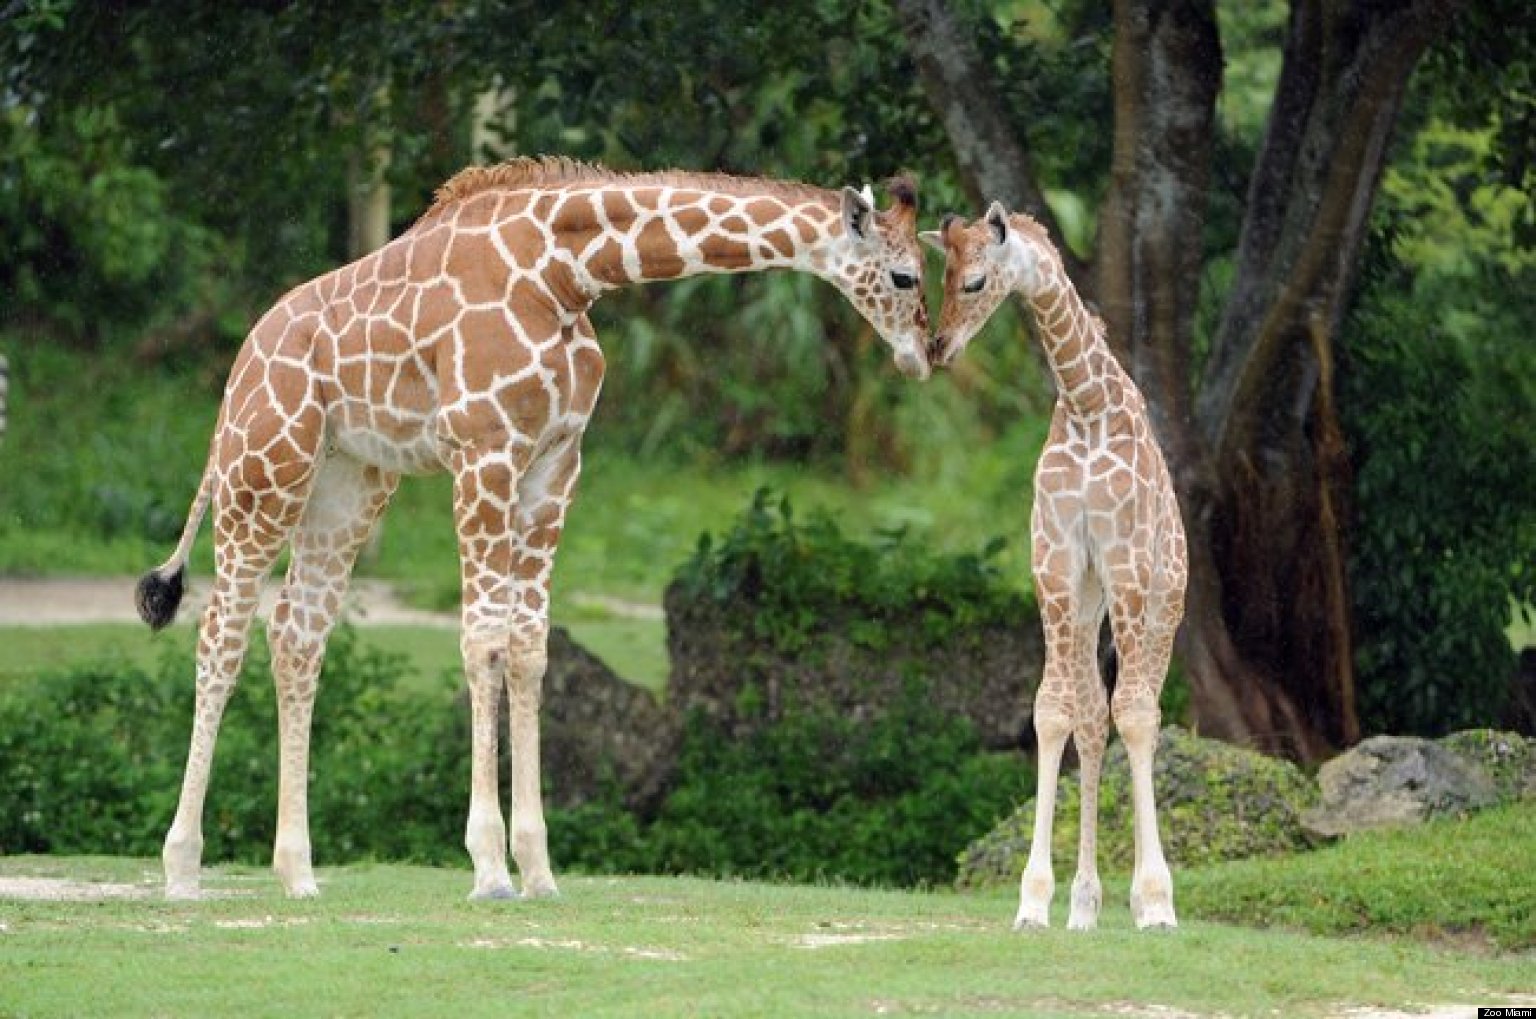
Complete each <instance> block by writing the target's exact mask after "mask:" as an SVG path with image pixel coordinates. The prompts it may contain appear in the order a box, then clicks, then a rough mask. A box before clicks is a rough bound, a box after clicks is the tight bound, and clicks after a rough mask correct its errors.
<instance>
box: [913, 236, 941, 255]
mask: <svg viewBox="0 0 1536 1019" xmlns="http://www.w3.org/2000/svg"><path fill="white" fill-rule="evenodd" d="M917 239H918V240H920V241H922V242H923V243H924V244H926V245H928V246H929V247H930V248H932V249H933V250H934V251H937V252H939V253H940V254H943V252H944V235H943V234H941V233H939V232H938V231H937V230H923V231H922V232H920V233H919V234H918V235H917Z"/></svg>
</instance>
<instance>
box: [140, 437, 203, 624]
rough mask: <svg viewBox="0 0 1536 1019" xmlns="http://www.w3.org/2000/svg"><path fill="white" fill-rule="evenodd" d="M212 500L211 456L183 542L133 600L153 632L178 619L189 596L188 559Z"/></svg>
mask: <svg viewBox="0 0 1536 1019" xmlns="http://www.w3.org/2000/svg"><path fill="white" fill-rule="evenodd" d="M212 498H213V457H212V456H210V457H209V458H208V464H207V466H205V467H204V468H203V480H202V481H201V482H199V483H198V486H197V497H196V498H195V499H193V500H192V509H191V511H190V512H189V513H188V514H187V522H186V525H185V526H184V527H182V529H181V541H179V542H177V544H176V551H175V552H173V553H172V554H171V557H170V558H169V559H167V560H166V561H165V562H163V563H161V564H160V565H159V566H157V567H155V568H154V569H152V570H150V571H149V572H148V573H146V574H144V576H142V577H140V578H139V586H138V590H137V591H136V592H135V593H134V599H133V600H134V603H135V604H136V605H137V606H138V607H139V618H140V619H142V620H144V622H146V623H148V624H149V625H150V628H151V629H155V630H160V629H163V628H164V627H166V626H168V625H170V622H171V620H173V619H175V618H176V609H177V607H178V606H180V605H181V596H182V595H183V594H184V593H186V583H185V581H186V575H187V559H188V558H189V557H190V556H191V555H192V543H193V542H194V541H196V540H197V530H198V528H199V527H201V526H202V524H203V517H204V516H205V515H206V514H207V512H208V503H209V501H210V500H211V499H212Z"/></svg>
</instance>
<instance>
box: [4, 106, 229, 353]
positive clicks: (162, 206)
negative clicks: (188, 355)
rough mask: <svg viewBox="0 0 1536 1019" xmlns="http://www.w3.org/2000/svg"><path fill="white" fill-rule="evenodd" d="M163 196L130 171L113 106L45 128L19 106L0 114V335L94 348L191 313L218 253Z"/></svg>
mask: <svg viewBox="0 0 1536 1019" xmlns="http://www.w3.org/2000/svg"><path fill="white" fill-rule="evenodd" d="M170 190H171V186H170V184H169V182H168V181H166V180H165V179H164V178H163V177H161V176H160V175H159V174H157V173H156V172H155V171H154V170H152V169H150V168H148V167H146V166H144V165H142V164H141V163H139V162H137V161H136V159H135V155H134V152H133V146H132V143H131V141H130V138H129V136H128V134H127V132H126V131H125V129H124V127H123V125H122V124H121V122H120V120H119V117H118V115H117V112H116V110H115V109H114V108H113V107H110V106H107V107H98V108H92V109H88V110H81V111H78V112H74V113H72V114H70V115H69V116H67V117H63V118H61V119H60V121H59V122H57V123H54V124H52V125H46V126H45V125H43V124H42V123H40V121H39V119H38V118H37V116H36V114H35V111H33V110H30V109H28V108H27V107H25V106H8V107H7V108H6V109H4V110H3V111H0V233H3V234H4V235H5V237H6V238H7V248H8V254H7V257H6V259H5V260H4V261H3V262H0V291H4V292H6V293H8V294H10V295H11V299H10V300H9V301H7V302H6V303H5V305H4V306H3V307H0V325H3V324H14V323H18V322H31V323H40V324H45V325H48V326H51V327H53V328H55V329H58V330H60V331H62V332H63V333H64V334H66V335H68V336H72V337H83V338H89V339H96V338H100V337H102V336H103V335H110V334H112V333H113V332H115V331H125V330H130V329H134V328H138V327H142V326H144V325H145V324H147V323H149V322H150V321H152V320H153V319H155V318H157V317H164V316H166V315H168V314H175V313H177V312H179V311H182V310H184V309H185V308H187V307H188V306H189V305H191V304H192V303H194V302H195V301H196V300H197V299H198V298H199V296H200V291H202V290H204V289H206V285H207V279H208V276H209V274H210V273H211V269H212V265H213V263H214V262H215V261H216V260H218V259H219V257H220V254H221V252H220V244H219V242H218V241H217V239H216V238H215V236H214V235H213V234H212V233H210V232H209V231H207V230H205V229H204V228H202V227H201V226H199V225H198V224H196V223H195V222H193V221H191V220H188V219H185V218H183V217H181V216H180V215H178V213H177V212H176V211H175V210H174V208H173V204H172V201H171V198H170Z"/></svg>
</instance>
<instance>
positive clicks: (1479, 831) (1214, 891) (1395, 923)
mask: <svg viewBox="0 0 1536 1019" xmlns="http://www.w3.org/2000/svg"><path fill="white" fill-rule="evenodd" d="M1533 822H1536V806H1533V805H1532V804H1531V803H1529V802H1527V803H1524V804H1516V805H1512V806H1508V807H1501V808H1499V809H1496V810H1488V811H1483V812H1481V813H1478V814H1475V815H1473V816H1471V817H1469V818H1465V819H1457V820H1443V821H1435V822H1431V823H1429V824H1424V825H1420V826H1416V827H1413V828H1408V829H1403V830H1399V831H1391V832H1369V833H1365V834H1360V835H1355V836H1352V837H1351V838H1349V839H1348V840H1346V841H1344V842H1341V843H1339V844H1337V845H1334V846H1330V847H1328V848H1326V849H1321V850H1318V851H1317V852H1314V853H1308V854H1306V855H1304V856H1300V857H1296V858H1294V859H1288V860H1243V861H1239V862H1235V863H1229V864H1225V865H1222V866H1219V867H1213V868H1210V869H1208V870H1204V871H1197V872H1194V873H1191V874H1190V875H1189V876H1188V877H1187V879H1184V880H1182V881H1180V882H1179V886H1178V895H1179V902H1180V905H1181V906H1182V907H1183V908H1184V910H1185V913H1186V915H1194V916H1202V917H1206V918H1209V919H1212V920H1221V921H1224V922H1236V923H1245V924H1257V925H1274V926H1287V927H1302V928H1305V929H1306V930H1309V931H1313V932H1315V933H1318V934H1343V933H1355V932H1372V933H1382V932H1392V933H1397V934H1404V935H1415V936H1421V937H1422V936H1425V935H1428V936H1434V937H1441V938H1450V939H1454V940H1462V939H1466V938H1473V939H1478V940H1481V939H1483V938H1486V939H1488V940H1490V941H1492V942H1493V943H1494V944H1496V945H1497V946H1498V947H1500V948H1502V949H1505V950H1508V951H1517V952H1518V951H1529V950H1530V949H1531V948H1533V947H1536V883H1533V882H1532V881H1531V880H1530V861H1531V859H1532V858H1533V856H1536V823H1533Z"/></svg>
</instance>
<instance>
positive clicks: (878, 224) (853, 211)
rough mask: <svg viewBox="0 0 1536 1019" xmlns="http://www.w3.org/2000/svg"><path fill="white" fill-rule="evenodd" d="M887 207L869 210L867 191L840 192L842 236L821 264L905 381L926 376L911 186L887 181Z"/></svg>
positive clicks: (920, 267)
mask: <svg viewBox="0 0 1536 1019" xmlns="http://www.w3.org/2000/svg"><path fill="white" fill-rule="evenodd" d="M886 190H887V192H888V193H889V194H890V196H891V200H892V203H891V206H890V208H888V209H886V210H885V211H883V212H882V211H880V210H878V209H876V208H875V199H874V195H873V194H872V193H871V192H870V190H869V189H868V188H865V189H864V190H863V191H855V190H854V189H853V188H843V191H842V233H841V236H839V237H837V238H835V239H834V243H833V249H832V251H831V253H830V257H829V258H828V259H827V276H828V279H830V280H831V281H832V284H833V285H834V286H836V287H837V288H838V289H839V290H841V291H842V292H843V295H844V296H845V297H847V298H848V300H849V301H850V302H851V303H852V304H853V306H854V307H855V308H857V309H858V310H859V314H861V315H863V316H864V318H865V319H867V320H868V321H869V323H870V325H872V326H874V327H875V329H876V330H877V331H878V332H879V333H880V336H881V338H882V339H884V340H885V342H886V344H887V345H888V346H889V347H890V348H891V353H892V354H893V355H894V356H895V359H896V367H897V368H898V369H900V371H901V373H902V374H903V375H906V376H907V377H908V378H914V379H926V378H927V377H928V372H929V365H928V354H927V351H928V309H927V307H926V306H925V304H924V303H923V252H922V248H921V247H920V246H919V245H918V241H917V187H916V185H915V184H914V183H913V182H912V179H911V178H910V177H906V176H900V177H896V178H894V179H892V180H891V181H890V182H889V183H888V184H887V185H886Z"/></svg>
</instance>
